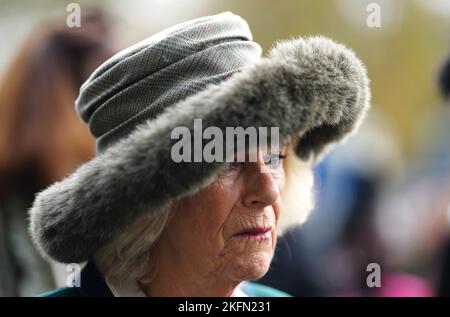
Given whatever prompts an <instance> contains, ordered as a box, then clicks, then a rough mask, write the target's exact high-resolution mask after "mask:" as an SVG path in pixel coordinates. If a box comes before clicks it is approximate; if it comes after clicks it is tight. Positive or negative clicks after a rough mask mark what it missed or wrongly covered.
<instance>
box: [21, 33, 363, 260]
mask: <svg viewBox="0 0 450 317" xmlns="http://www.w3.org/2000/svg"><path fill="white" fill-rule="evenodd" d="M369 101H370V92H369V80H368V78H367V75H366V70H365V67H364V66H363V64H362V63H361V62H360V61H359V59H358V58H357V57H356V56H355V55H354V53H353V52H352V51H351V50H349V49H347V48H346V47H344V46H343V45H340V44H336V43H335V42H333V41H331V40H329V39H326V38H323V37H312V38H307V39H302V38H298V39H292V40H289V41H284V42H279V43H278V44H277V45H276V46H275V47H274V48H273V49H272V50H271V51H270V53H269V55H268V57H266V58H262V59H261V60H260V61H258V62H256V63H254V64H252V65H250V66H248V67H246V68H245V69H242V70H241V71H239V72H238V73H235V74H234V75H232V76H231V77H230V78H228V79H226V80H225V81H223V82H221V83H220V84H217V85H212V86H209V87H207V88H206V89H205V90H203V91H201V92H200V93H198V94H195V95H193V96H191V97H188V98H187V99H185V100H183V101H181V102H179V103H178V104H176V105H174V106H170V107H169V108H168V109H167V110H166V111H165V112H164V113H163V114H161V115H160V116H159V117H157V118H156V119H154V120H151V121H148V122H146V123H144V124H142V125H140V126H139V127H137V128H136V130H135V131H134V132H133V133H131V134H130V135H128V136H127V137H125V138H123V139H122V140H120V141H118V142H117V143H116V144H115V145H113V146H111V147H110V148H108V149H107V150H106V151H105V152H104V153H102V154H100V155H98V156H97V157H95V158H94V159H92V160H91V161H90V162H88V163H86V164H84V165H82V166H81V167H80V168H78V170H76V171H75V172H74V173H73V174H72V175H70V176H69V177H67V178H65V179H63V180H62V181H60V182H57V183H55V184H53V185H52V186H50V187H49V188H47V189H46V190H44V191H42V192H41V193H39V194H38V195H37V197H36V199H35V202H34V204H33V206H32V208H31V209H30V211H29V214H30V233H31V235H32V238H33V241H34V242H35V244H36V246H37V247H38V249H39V251H40V252H41V253H42V254H43V255H44V256H45V257H48V258H51V259H54V260H56V261H59V262H64V263H72V262H83V261H85V260H87V259H89V258H90V257H91V256H92V255H93V254H94V253H95V251H96V250H97V249H98V248H100V247H101V246H103V245H105V244H106V243H107V242H108V241H110V240H111V239H112V238H113V237H114V236H115V235H116V234H117V233H119V232H120V231H121V230H122V229H123V228H124V227H126V226H127V225H129V224H131V223H133V222H134V221H136V220H137V219H138V217H140V216H142V215H144V214H146V213H149V212H157V211H158V210H161V209H162V208H164V207H165V206H166V205H167V204H168V203H169V202H170V201H172V200H173V199H178V198H181V197H183V196H185V195H187V194H190V193H194V192H195V191H197V190H199V189H200V188H202V187H204V186H206V185H207V184H209V183H210V182H211V181H212V180H213V179H214V178H215V176H216V175H217V173H218V172H220V170H221V168H222V167H223V165H224V163H220V162H214V163H207V162H200V163H176V162H174V161H173V160H172V159H171V148H172V145H173V144H174V143H175V142H176V141H177V140H174V139H172V138H171V133H172V131H173V129H174V128H176V127H180V126H184V127H187V128H188V129H190V130H191V132H192V133H193V131H192V130H193V120H194V119H202V123H203V126H214V127H219V128H220V129H222V130H223V131H225V128H226V127H237V126H241V127H244V128H246V127H256V128H258V127H279V136H280V142H281V143H285V142H287V140H289V139H291V138H292V137H293V136H295V137H299V139H300V140H301V141H300V142H299V145H298V146H297V147H296V149H295V153H296V154H297V155H298V156H299V158H301V159H308V158H310V157H311V156H314V157H316V158H317V157H318V156H319V155H320V154H321V153H323V150H324V149H325V147H326V146H327V145H330V144H332V143H335V142H337V141H339V140H341V139H342V138H344V137H345V136H346V135H347V134H348V133H349V132H351V131H352V130H354V129H355V128H356V127H357V126H358V125H359V123H360V122H361V120H362V118H363V117H364V115H365V113H366V111H367V109H368V108H369Z"/></svg>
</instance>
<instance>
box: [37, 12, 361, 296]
mask: <svg viewBox="0 0 450 317" xmlns="http://www.w3.org/2000/svg"><path fill="white" fill-rule="evenodd" d="M76 107H77V111H78V113H79V115H80V116H81V118H82V119H83V120H84V121H85V122H87V123H88V124H89V127H90V130H91V132H92V134H93V135H94V136H95V137H96V141H97V156H96V158H94V159H93V160H92V161H90V162H88V163H86V164H85V165H83V166H81V167H80V168H79V169H78V170H77V171H75V173H73V174H72V175H70V176H69V177H67V178H66V179H64V180H62V181H60V182H58V183H55V184H54V185H52V186H51V187H49V188H47V189H46V190H44V191H43V192H41V193H40V194H39V195H38V196H37V197H36V200H35V202H34V205H33V207H32V208H31V210H30V219H31V223H30V232H31V235H32V237H33V241H34V242H35V244H36V246H37V248H38V250H39V251H40V252H41V253H42V254H43V256H44V257H45V258H47V259H49V260H56V261H59V262H63V263H82V262H87V265H86V266H85V267H84V269H83V270H82V272H81V276H80V285H78V287H66V288H62V289H59V290H56V291H53V292H50V293H47V294H45V296H281V295H285V294H284V293H282V292H280V291H277V290H275V289H271V288H268V287H264V286H261V285H258V284H256V283H251V282H248V281H251V280H255V279H258V278H260V277H262V276H263V275H264V274H265V273H266V272H267V270H268V268H269V266H270V262H271V260H272V256H273V254H274V249H275V245H276V238H277V235H280V234H281V233H282V231H283V230H285V229H286V228H288V227H289V226H292V225H293V224H297V223H301V222H303V221H304V220H305V218H306V216H307V215H308V213H309V211H310V210H311V208H312V198H311V197H312V192H311V191H312V184H313V176H312V165H313V163H314V162H316V161H317V159H318V158H319V157H320V156H321V154H322V153H323V152H324V149H325V148H326V147H327V145H330V144H332V143H335V142H337V141H339V140H341V139H343V138H344V137H345V136H346V135H347V134H348V133H350V132H351V131H352V130H354V128H356V127H357V126H358V124H359V123H360V121H361V120H362V118H363V117H364V114H365V112H366V110H367V109H368V107H369V90H368V80H367V76H366V72H365V68H364V66H363V65H362V64H361V62H360V61H359V60H358V59H357V58H356V57H355V55H354V54H353V53H352V52H351V51H350V50H348V49H346V48H345V47H343V46H342V45H339V44H336V43H334V42H332V41H330V40H328V39H325V38H320V37H319V38H309V39H293V40H290V41H286V42H279V43H278V44H277V45H276V46H275V47H274V48H273V49H272V50H271V52H270V53H269V55H268V57H266V58H261V48H260V46H259V45H258V44H256V43H255V42H253V41H252V36H251V33H250V30H249V28H248V25H247V23H246V22H245V21H244V20H243V19H242V18H240V17H238V16H236V15H234V14H232V13H229V12H226V13H222V14H219V15H215V16H210V17H204V18H199V19H195V20H192V21H188V22H185V23H182V24H179V25H176V26H174V27H171V28H169V29H167V30H165V31H163V32H161V33H158V34H157V35H154V36H152V37H150V38H148V39H146V40H144V41H143V42H140V43H138V44H136V45H134V46H132V47H130V48H128V49H126V50H124V51H122V52H120V53H118V54H117V55H115V56H114V57H112V58H111V59H110V60H108V61H106V62H105V63H104V64H103V65H102V66H100V67H99V68H98V69H97V70H96V71H95V72H94V73H93V74H92V75H91V77H90V78H89V79H88V80H87V82H86V83H85V84H84V85H83V86H82V87H81V91H80V95H79V97H78V99H77V102H76ZM199 119H200V120H201V123H202V127H203V130H202V131H203V133H200V134H199V133H198V131H197V128H198V126H197V127H196V124H195V120H199ZM237 127H240V128H241V129H245V131H250V130H251V129H252V128H254V129H255V131H258V142H257V143H256V142H251V140H250V141H249V142H245V140H244V142H243V140H239V137H238V140H237V142H236V144H237V145H234V143H233V142H231V144H232V145H231V147H230V146H228V145H229V144H230V140H226V141H223V140H219V138H220V137H221V136H225V135H227V133H226V132H227V131H229V129H230V128H237ZM180 128H181V130H182V131H184V132H186V133H187V134H185V135H184V137H183V138H181V140H180V138H179V136H180V134H179V133H174V131H177V129H180ZM262 128H268V131H270V133H268V134H267V135H265V134H264V133H262V132H261V131H265V130H264V129H262ZM213 132H214V133H213ZM186 135H187V136H186ZM199 137H200V138H201V139H203V140H204V141H205V140H207V141H208V142H199V141H198V138H199ZM246 137H247V136H244V138H246ZM264 137H268V139H269V140H266V141H267V142H260V141H261V140H263V139H264ZM212 141H215V142H212ZM204 143H207V144H204ZM212 143H214V146H213V147H214V151H211V144H212ZM225 144H226V146H225ZM242 144H244V145H242ZM267 144H270V145H267ZM180 145H181V147H182V151H177V150H176V148H177V149H178V150H180ZM265 145H266V146H265ZM229 148H231V149H232V151H228V149H229ZM178 152H180V153H181V152H183V153H182V154H181V155H182V157H183V159H182V160H180V159H179V158H175V157H174V153H175V154H176V153H178ZM213 152H214V154H213ZM208 153H209V154H210V155H205V154H208ZM211 156H212V157H213V159H211ZM239 158H241V159H239ZM242 158H243V159H242Z"/></svg>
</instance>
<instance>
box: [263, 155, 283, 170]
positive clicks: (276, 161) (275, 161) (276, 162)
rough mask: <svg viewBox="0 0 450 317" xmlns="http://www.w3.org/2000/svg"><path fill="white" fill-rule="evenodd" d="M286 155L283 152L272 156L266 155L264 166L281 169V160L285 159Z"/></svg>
mask: <svg viewBox="0 0 450 317" xmlns="http://www.w3.org/2000/svg"><path fill="white" fill-rule="evenodd" d="M285 158H286V155H285V154H282V153H281V152H279V153H273V154H270V155H265V156H264V164H266V165H268V166H270V167H275V168H277V167H279V166H280V163H281V160H283V159H285Z"/></svg>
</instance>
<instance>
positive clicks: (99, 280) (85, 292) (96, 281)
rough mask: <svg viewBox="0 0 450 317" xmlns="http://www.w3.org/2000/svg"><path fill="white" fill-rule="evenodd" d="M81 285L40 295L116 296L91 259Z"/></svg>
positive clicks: (255, 293)
mask: <svg viewBox="0 0 450 317" xmlns="http://www.w3.org/2000/svg"><path fill="white" fill-rule="evenodd" d="M80 281H81V283H80V287H62V288H59V289H56V290H53V291H50V292H46V293H42V294H39V295H38V297H114V295H113V293H112V292H111V290H110V289H109V287H108V285H107V284H106V281H105V279H104V277H103V276H102V274H101V273H100V272H99V271H98V269H97V267H96V265H95V263H94V262H93V261H89V262H88V263H87V265H86V266H85V267H84V268H83V269H82V270H81V277H80ZM242 290H243V292H244V293H245V294H246V295H248V296H250V297H287V296H289V295H288V294H286V293H284V292H282V291H279V290H277V289H274V288H272V287H269V286H265V285H262V284H257V283H250V282H246V283H244V285H243V287H242Z"/></svg>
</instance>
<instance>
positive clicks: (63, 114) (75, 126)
mask: <svg viewBox="0 0 450 317" xmlns="http://www.w3.org/2000/svg"><path fill="white" fill-rule="evenodd" d="M112 53H113V51H112V49H111V46H110V43H109V42H108V30H107V26H106V23H105V19H104V17H103V16H102V14H101V13H100V12H98V11H93V10H90V11H88V10H84V11H83V12H82V19H81V27H79V28H68V27H67V26H66V25H65V23H63V21H61V22H60V23H57V24H53V25H47V26H46V27H44V28H40V29H39V31H38V32H34V33H33V34H31V36H29V37H28V39H27V40H26V41H25V44H24V45H23V47H22V48H21V49H20V50H19V52H18V54H17V56H16V57H15V58H14V59H13V61H12V63H11V65H10V66H9V69H7V70H6V73H5V74H4V76H3V80H2V81H1V86H0V112H1V116H0V296H30V295H33V294H36V293H38V292H42V291H46V290H49V289H52V288H54V287H55V281H54V277H53V274H52V270H51V267H50V266H49V265H48V263H46V262H45V261H44V260H43V259H42V258H41V257H40V256H39V255H38V253H37V251H36V250H35V248H34V246H33V244H32V242H31V239H30V237H29V234H28V230H27V213H26V212H27V209H28V208H29V207H30V205H31V203H32V201H33V198H34V194H35V193H36V192H37V191H39V190H41V189H43V188H45V187H46V186H48V185H49V184H50V183H52V182H54V181H55V180H58V179H61V178H63V177H64V176H66V175H67V174H68V173H69V172H71V171H72V170H73V169H75V168H76V167H77V166H78V165H80V164H81V163H83V162H85V161H87V160H88V159H90V158H91V157H92V156H93V155H94V154H95V145H94V140H93V138H92V137H91V135H90V134H89V131H88V129H87V128H86V127H85V126H84V125H82V124H81V123H80V122H79V120H78V118H77V116H76V113H75V110H74V101H75V98H76V96H77V94H78V90H79V87H80V86H81V84H82V83H83V82H84V81H85V80H86V79H87V77H88V75H89V74H90V73H91V72H92V71H93V69H95V67H97V66H98V65H99V64H101V63H102V62H103V61H104V60H106V59H107V58H108V57H110V56H111V55H112Z"/></svg>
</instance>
